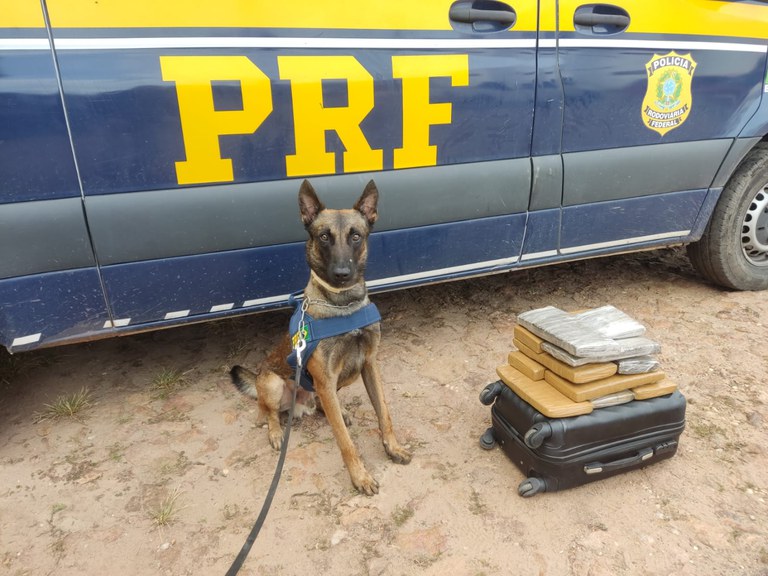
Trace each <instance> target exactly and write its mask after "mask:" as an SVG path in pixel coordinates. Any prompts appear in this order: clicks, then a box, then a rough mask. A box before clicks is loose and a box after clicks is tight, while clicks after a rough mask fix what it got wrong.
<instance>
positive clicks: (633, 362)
mask: <svg viewBox="0 0 768 576" xmlns="http://www.w3.org/2000/svg"><path fill="white" fill-rule="evenodd" d="M616 364H618V366H619V369H618V373H619V374H644V373H646V372H655V371H656V370H658V369H659V368H660V367H661V363H660V362H659V361H658V360H656V358H654V357H653V356H637V357H635V358H625V359H624V360H618V361H617V362H616Z"/></svg>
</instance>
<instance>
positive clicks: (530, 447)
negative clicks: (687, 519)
mask: <svg viewBox="0 0 768 576" xmlns="http://www.w3.org/2000/svg"><path fill="white" fill-rule="evenodd" d="M480 401H481V402H482V403H483V404H485V405H490V404H493V407H492V408H491V422H492V424H493V425H492V426H491V427H490V428H488V430H486V432H485V434H483V436H482V437H481V438H480V445H481V446H482V447H483V448H486V449H489V450H490V449H491V448H493V446H494V445H495V444H496V443H498V444H499V445H500V446H501V448H502V450H504V452H505V453H506V454H507V455H508V456H509V458H510V459H511V460H512V461H513V462H514V463H515V464H516V465H517V467H518V468H520V470H521V471H522V472H523V474H525V475H526V476H528V478H526V479H525V480H523V482H521V483H520V486H519V488H518V493H519V494H520V495H521V496H524V497H530V496H534V495H535V494H538V493H539V492H555V491H557V490H562V489H564V488H570V487H573V486H579V485H581V484H586V483H587V482H592V481H595V480H599V479H601V478H607V477H609V476H614V475H615V474H619V473H622V472H626V471H628V470H634V469H637V468H641V467H643V466H646V465H648V464H652V463H654V462H658V461H660V460H664V459H666V458H671V457H672V456H673V455H674V454H675V452H676V451H677V444H678V440H679V438H680V434H681V433H682V431H683V429H684V428H685V398H684V397H683V395H682V394H681V393H680V392H679V391H675V392H673V393H672V394H669V395H667V396H660V397H658V398H651V399H649V400H634V401H632V402H629V403H627V404H621V405H618V406H611V407H608V408H600V409H596V410H593V411H592V412H591V413H590V414H585V415H583V416H575V417H572V418H548V417H546V416H544V415H543V414H541V413H540V412H538V411H537V410H536V409H535V408H533V407H532V406H531V405H530V404H528V403H527V402H525V401H524V400H522V399H521V398H520V397H519V396H518V395H517V394H515V393H514V392H513V391H512V390H511V389H510V388H509V387H508V386H506V385H505V384H504V383H503V382H502V381H500V380H499V381H497V382H494V383H492V384H488V386H486V387H485V388H484V389H483V391H482V392H481V393H480Z"/></svg>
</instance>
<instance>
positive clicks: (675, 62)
mask: <svg viewBox="0 0 768 576" xmlns="http://www.w3.org/2000/svg"><path fill="white" fill-rule="evenodd" d="M695 70H696V61H695V60H694V59H693V58H691V55H690V54H683V55H681V54H677V53H676V52H674V51H672V52H670V53H669V54H665V55H663V56H662V55H660V54H654V55H653V58H651V59H650V60H649V61H648V63H647V64H646V65H645V71H646V72H647V73H648V88H647V89H646V92H645V98H643V108H642V117H643V123H644V124H645V126H646V127H647V128H649V129H651V130H655V131H656V132H658V133H659V134H661V135H662V136H664V134H666V133H667V132H669V131H670V130H674V129H675V128H677V127H679V126H680V125H682V124H683V122H685V121H686V119H687V118H688V114H690V112H691V106H692V105H693V96H692V94H691V82H692V80H693V73H694V71H695Z"/></svg>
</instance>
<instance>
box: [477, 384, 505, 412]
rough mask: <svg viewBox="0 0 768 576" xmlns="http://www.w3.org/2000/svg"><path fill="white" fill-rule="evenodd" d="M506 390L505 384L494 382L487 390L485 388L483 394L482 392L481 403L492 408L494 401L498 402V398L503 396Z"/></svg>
mask: <svg viewBox="0 0 768 576" xmlns="http://www.w3.org/2000/svg"><path fill="white" fill-rule="evenodd" d="M503 389H504V384H503V383H502V382H500V381H498V380H497V381H496V382H492V383H491V384H488V386H486V387H485V388H483V390H482V392H480V402H481V403H482V404H483V405H484V406H490V405H491V404H493V401H494V400H496V396H498V395H499V394H501V391H502V390H503Z"/></svg>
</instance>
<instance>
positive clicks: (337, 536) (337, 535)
mask: <svg viewBox="0 0 768 576" xmlns="http://www.w3.org/2000/svg"><path fill="white" fill-rule="evenodd" d="M346 537H347V533H346V532H345V531H344V530H336V532H334V533H333V536H331V546H336V545H338V544H340V543H341V542H342V541H343V540H344V539H345V538H346Z"/></svg>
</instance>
